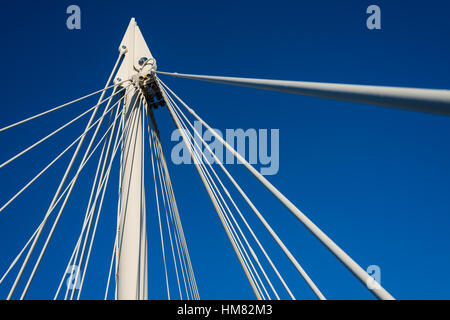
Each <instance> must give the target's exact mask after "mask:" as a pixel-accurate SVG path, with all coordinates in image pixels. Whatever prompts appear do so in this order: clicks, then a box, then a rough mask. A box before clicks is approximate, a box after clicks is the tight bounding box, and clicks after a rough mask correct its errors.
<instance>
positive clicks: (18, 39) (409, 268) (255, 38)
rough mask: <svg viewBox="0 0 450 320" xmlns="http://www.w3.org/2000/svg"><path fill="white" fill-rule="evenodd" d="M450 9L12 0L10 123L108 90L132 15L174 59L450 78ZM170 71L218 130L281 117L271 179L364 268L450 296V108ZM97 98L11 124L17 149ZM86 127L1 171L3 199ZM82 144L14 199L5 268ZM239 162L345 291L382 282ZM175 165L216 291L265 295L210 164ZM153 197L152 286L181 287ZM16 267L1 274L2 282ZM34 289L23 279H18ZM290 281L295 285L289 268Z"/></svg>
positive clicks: (45, 267) (3, 237)
mask: <svg viewBox="0 0 450 320" xmlns="http://www.w3.org/2000/svg"><path fill="white" fill-rule="evenodd" d="M71 4H77V5H79V6H80V8H81V13H82V21H81V26H82V29H81V30H79V31H70V30H68V29H67V28H66V25H65V22H66V18H67V14H66V13H65V12H66V8H67V6H69V5H71ZM371 4H377V5H379V6H380V7H381V11H382V30H379V31H369V30H367V28H366V25H365V20H366V17H367V15H366V14H365V10H366V8H367V7H368V6H369V5H371ZM449 10H450V5H449V4H448V1H443V0H442V1H437V0H429V1H415V0H414V1H381V0H377V1H356V0H353V1H331V0H326V1H324V0H318V1H261V0H260V1H188V2H187V1H133V0H130V1H122V2H117V1H115V2H111V1H75V2H72V1H70V2H69V1H57V2H55V1H38V2H36V1H12V2H5V3H3V4H2V11H1V13H0V30H2V54H1V55H2V59H1V60H0V68H1V70H2V78H1V80H0V81H1V89H0V90H1V98H2V99H1V106H2V116H1V117H0V127H3V126H4V125H7V124H10V123H12V122H14V121H17V120H21V119H23V118H25V117H26V116H29V115H32V114H35V113H38V112H40V111H43V110H46V109H48V108H50V107H52V106H56V105H59V104H61V103H63V102H66V101H69V100H72V99H74V98H77V97H79V96H81V95H83V94H86V93H89V92H92V91H94V90H97V89H99V88H101V87H102V86H103V85H104V83H105V81H106V78H107V76H108V74H109V72H110V70H111V68H112V66H113V64H114V62H115V59H116V57H117V47H118V45H119V43H120V41H121V39H122V36H123V33H124V32H125V29H126V27H127V25H128V22H129V20H130V18H131V17H136V20H137V22H138V24H139V26H140V28H141V30H142V33H143V34H144V37H145V38H146V40H147V42H148V44H149V47H150V50H151V51H152V53H153V55H154V56H155V58H156V59H157V61H158V67H159V70H162V71H176V72H185V73H197V74H212V75H229V76H244V77H260V78H273V79H286V80H304V81H324V82H336V83H354V84H372V85H389V86H405V87H423V88H439V89H449V88H450V72H449V71H450V59H449V53H450V44H449V39H450V20H449V19H448V12H449ZM161 77H162V76H161ZM162 79H163V80H165V81H166V83H167V84H168V85H169V86H170V87H172V89H174V90H175V91H176V92H177V93H179V94H180V96H181V97H183V98H185V101H187V102H188V103H189V104H191V105H192V106H194V107H195V109H196V110H197V111H198V113H199V114H200V115H201V116H202V117H203V118H204V119H205V120H207V121H208V122H209V123H210V124H211V125H212V126H214V127H216V128H220V129H222V130H224V129H226V128H244V129H246V128H269V129H270V128H279V129H280V171H279V173H278V174H277V175H276V176H271V177H269V179H270V181H271V182H272V183H273V184H275V185H276V186H277V187H279V189H280V190H281V191H282V192H284V193H285V195H286V196H287V197H288V198H289V199H290V200H291V201H293V202H294V203H295V204H297V205H298V207H299V208H300V209H301V210H302V211H304V212H305V213H306V214H307V215H308V216H309V217H310V218H311V219H312V220H313V221H314V222H315V223H316V224H317V225H318V226H320V227H321V228H322V229H323V230H324V231H325V232H326V233H327V234H328V235H329V236H330V237H331V238H332V239H334V240H335V241H336V242H337V244H339V245H340V246H341V247H342V248H343V249H344V250H346V251H347V252H348V253H349V254H350V255H351V256H352V257H353V258H354V259H355V260H356V261H357V262H358V263H359V264H360V265H361V266H363V267H367V266H368V265H372V264H375V265H379V266H380V267H381V272H382V274H381V278H382V279H381V281H382V285H383V286H384V287H385V288H386V289H388V290H389V291H390V292H391V293H392V294H393V295H394V296H395V297H396V298H400V299H448V298H450V296H449V293H448V287H449V286H450V276H449V273H448V265H449V264H450V254H449V250H448V245H449V242H450V233H449V232H448V228H449V225H450V201H449V194H450V182H449V181H450V169H449V163H450V148H449V141H450V118H446V117H441V116H435V115H428V114H421V113H416V112H405V111H400V110H391V109H385V108H378V107H373V106H365V105H358V104H352V103H345V102H335V101H328V100H320V99H315V98H308V97H301V96H294V95H287V94H282V93H273V92H265V91H257V90H254V89H246V88H237V87H226V86H222V85H217V84H208V83H201V82H195V81H192V80H183V79H170V78H167V77H164V78H162ZM93 104H94V100H89V101H88V102H86V103H84V104H78V105H76V106H73V107H70V108H68V109H67V110H65V111H61V112H58V113H56V114H53V115H51V116H48V117H47V118H45V119H41V120H36V121H35V122H33V123H30V124H27V125H24V126H22V127H20V128H16V129H12V130H9V131H7V132H3V133H1V134H0V145H1V150H2V151H1V153H0V158H1V160H0V161H4V160H6V159H8V158H9V157H10V156H12V155H14V154H15V153H17V152H18V151H20V150H22V149H23V148H24V147H26V146H28V145H30V144H31V143H32V142H34V141H35V140H36V139H37V138H38V137H41V136H44V135H45V134H46V133H48V132H50V131H51V130H52V129H55V128H57V127H58V126H59V125H61V124H63V123H65V121H68V120H69V119H71V118H72V117H74V116H76V115H77V114H79V113H81V112H82V111H84V110H85V109H87V108H88V107H89V106H91V105H93ZM156 117H157V120H158V123H159V126H160V129H161V134H162V138H163V143H164V146H165V150H166V155H167V156H169V152H170V150H171V148H172V146H173V145H174V143H173V142H170V133H171V132H172V130H173V124H172V123H171V121H170V117H169V114H168V112H167V110H165V109H163V110H158V111H157V112H156ZM83 126H84V123H83V122H80V123H79V124H77V125H74V126H73V127H71V128H69V129H67V130H66V131H64V133H61V134H60V135H58V136H57V137H55V138H54V139H52V140H51V141H49V142H47V143H45V144H43V145H42V146H41V147H40V148H39V149H38V150H35V151H33V152H30V153H29V154H27V155H26V156H24V157H22V158H21V159H19V160H17V161H16V162H14V163H12V164H11V165H8V166H6V167H5V168H2V169H0V181H1V183H0V202H1V203H2V204H3V203H4V202H5V201H6V200H8V199H9V198H10V197H11V196H12V195H13V194H14V193H15V191H17V190H18V189H19V188H21V187H22V186H23V184H24V183H25V182H26V181H27V180H28V179H30V178H31V177H32V176H34V175H35V174H36V173H37V172H38V171H39V170H40V169H41V168H43V167H44V166H45V165H46V164H47V163H48V162H49V161H50V160H52V159H53V158H54V157H55V156H56V155H57V154H58V153H59V152H60V151H61V150H63V148H64V147H65V146H66V145H68V144H69V143H70V142H71V141H72V140H73V139H74V138H75V137H77V136H78V135H79V133H80V131H81V130H82V127H83ZM68 160H69V157H68V156H65V157H63V159H61V160H60V161H59V162H58V163H57V165H56V166H55V167H54V168H53V169H52V170H51V171H50V172H48V173H47V174H46V175H45V176H43V177H42V178H41V179H40V180H39V181H38V182H37V183H36V184H35V185H33V187H32V189H30V190H29V191H27V192H26V193H24V194H23V195H22V196H21V198H20V199H18V200H17V201H16V202H14V203H13V204H12V205H11V206H10V207H9V208H8V209H7V210H5V211H4V212H2V213H0V271H1V273H2V274H3V272H4V270H6V268H7V267H8V265H9V263H10V262H11V261H12V259H13V258H14V257H15V255H16V254H17V253H18V251H19V250H20V249H21V248H22V246H23V245H24V244H25V242H26V240H27V239H28V237H29V236H30V235H31V234H32V232H33V231H34V229H35V228H36V227H37V225H38V223H39V222H40V221H41V219H42V217H43V216H44V214H45V211H46V209H47V207H48V205H49V203H50V201H51V197H52V196H53V193H54V191H55V189H56V187H57V183H58V179H59V178H60V176H61V175H62V173H63V171H64V168H65V166H66V165H67V162H68ZM114 168H115V169H117V166H116V167H114ZM229 169H230V171H231V172H232V173H234V174H235V176H236V178H237V180H238V181H239V182H240V183H241V184H242V185H244V186H245V187H246V191H248V193H249V195H250V196H251V198H252V199H254V200H255V203H256V205H257V206H258V207H259V208H260V209H261V211H262V212H263V213H264V215H265V216H266V217H267V219H268V220H269V221H270V222H271V224H272V225H273V227H274V228H275V229H276V230H277V231H279V233H280V235H282V239H283V240H285V242H286V244H287V245H288V246H289V247H290V248H291V249H292V251H293V252H294V253H295V255H296V256H297V257H298V259H299V261H300V262H301V263H302V264H303V266H304V268H305V269H306V271H307V272H308V273H309V274H310V276H311V278H312V279H313V280H314V281H315V282H316V283H317V285H318V286H319V288H321V290H322V292H323V293H324V294H325V296H326V297H327V298H330V299H351V298H355V299H372V298H373V297H372V296H371V294H369V293H368V292H367V290H365V288H364V287H363V286H362V285H361V284H360V283H359V282H358V281H357V280H356V279H354V277H353V276H352V275H351V274H350V273H349V272H348V271H347V270H346V269H345V268H344V267H343V266H342V265H340V263H339V262H338V261H337V260H336V259H335V258H334V257H333V256H332V255H331V254H330V253H329V252H328V251H327V250H326V249H325V248H324V247H323V246H322V245H321V244H320V243H319V242H318V241H317V240H315V239H314V238H313V237H312V236H311V234H309V232H308V231H307V230H306V229H305V228H304V227H303V226H302V225H301V224H300V223H299V222H298V221H297V220H296V219H295V218H293V217H292V216H291V215H290V213H289V212H288V211H287V210H285V209H284V207H282V206H281V205H280V204H279V203H278V202H277V200H276V199H274V198H273V197H272V196H271V195H270V194H269V193H268V192H267V191H266V190H265V189H264V188H263V187H262V186H260V185H258V183H257V182H256V181H255V179H254V178H253V177H252V176H251V175H250V174H248V173H247V172H245V170H244V169H243V168H242V167H241V166H230V168H229ZM94 170H95V167H94V166H93V165H92V164H91V165H90V166H89V168H88V169H87V172H85V173H84V175H83V178H82V179H81V181H80V183H79V185H78V186H77V188H76V189H75V192H74V195H73V197H72V198H71V201H70V202H69V207H68V210H67V211H66V212H65V213H64V216H63V218H62V220H61V222H60V226H59V227H58V229H57V231H56V234H55V238H54V239H53V241H52V243H51V245H50V247H49V250H48V252H47V254H46V255H45V257H44V261H43V263H42V265H41V267H40V269H39V270H38V273H37V276H36V278H35V281H34V282H33V284H32V286H31V289H30V291H29V295H28V298H51V297H53V294H54V292H55V290H56V288H57V285H58V282H59V280H60V277H61V275H62V273H63V272H64V267H65V265H66V263H67V260H68V258H69V257H70V253H71V250H72V247H73V244H74V242H75V239H76V237H77V234H78V232H79V228H80V225H81V220H82V215H83V214H84V209H85V206H86V203H87V198H88V195H89V194H88V193H89V181H90V179H91V178H92V173H93V171H94ZM170 170H171V175H172V179H173V181H174V183H175V185H174V187H175V193H176V197H177V201H178V205H179V207H180V211H181V219H182V222H183V225H184V229H185V234H186V237H187V240H188V246H189V249H190V252H191V259H192V263H193V266H194V270H195V272H196V277H197V282H198V287H199V291H200V295H201V297H202V298H204V299H208V298H209V299H218V298H236V299H247V298H248V299H252V298H254V296H253V295H252V292H251V289H250V287H249V285H248V283H247V282H246V279H245V276H244V273H243V272H242V270H241V269H240V266H239V264H238V261H237V258H236V257H235V255H234V252H233V250H232V248H231V246H230V244H229V242H228V239H227V238H226V236H225V233H224V231H223V229H222V227H221V225H220V223H219V220H218V218H217V216H216V214H215V212H214V210H213V206H212V205H211V203H210V201H209V199H208V197H207V195H206V192H205V191H204V189H203V186H202V184H201V181H200V178H199V177H198V175H197V173H196V171H195V169H194V167H192V166H175V165H173V164H170ZM148 173H150V172H148ZM117 175H118V171H117V170H115V171H113V176H114V178H112V180H111V181H110V183H111V184H110V186H109V188H108V192H107V196H106V201H105V206H104V211H103V213H102V219H101V222H100V225H99V232H98V234H97V238H96V242H95V246H94V250H95V251H94V256H93V258H92V260H91V264H90V267H89V271H88V274H87V278H86V286H85V288H84V291H83V296H82V297H83V298H87V299H89V298H102V297H103V294H104V287H105V284H106V276H107V270H108V267H109V259H110V254H111V250H112V244H113V239H114V225H115V222H114V219H115V214H116V213H115V212H116V211H115V210H116V198H117V196H116V195H117V188H116V186H117ZM148 177H149V182H151V181H150V175H148ZM148 189H149V190H151V189H150V188H148ZM153 199H154V197H153V194H152V193H150V192H149V195H148V197H147V206H148V220H147V221H148V223H149V226H148V229H149V256H150V257H149V259H150V260H149V265H150V267H149V279H150V289H149V292H150V298H156V299H159V298H164V297H165V291H164V280H163V269H162V262H161V258H160V251H159V248H160V244H159V242H158V239H159V238H158V237H159V236H158V233H157V225H156V220H155V219H156V218H155V217H156V216H155V210H154V200H153ZM239 203H240V204H242V205H243V202H242V201H240V202H239ZM242 208H245V212H246V214H247V215H248V216H249V217H251V212H250V211H249V210H248V208H246V207H244V206H242ZM249 219H250V220H251V221H252V222H255V225H256V227H255V229H256V231H257V232H258V234H259V235H260V236H261V238H262V239H263V242H264V244H265V245H266V246H267V248H268V250H269V251H270V252H271V253H272V256H273V259H274V260H276V261H277V262H278V264H279V268H280V270H282V271H283V274H284V275H285V277H286V280H287V281H288V283H289V285H290V286H291V287H292V290H293V292H294V294H295V295H296V297H297V298H298V299H314V295H313V294H312V293H311V291H310V290H309V288H308V287H307V286H306V284H305V283H304V281H303V280H302V279H301V278H300V277H299V275H298V274H297V273H296V272H295V269H294V268H293V267H292V266H291V265H290V264H289V263H288V261H287V259H286V258H285V257H284V256H283V254H282V253H281V252H280V250H277V249H276V247H275V246H274V245H273V243H272V241H271V240H270V239H269V237H268V235H267V233H264V230H263V229H262V228H261V226H260V225H258V224H256V221H255V219H254V218H249ZM41 244H42V242H41ZM30 271H31V270H30V269H27V272H26V274H25V275H28V274H29V272H30ZM16 272H17V269H14V272H13V273H12V275H10V276H9V277H8V279H7V281H5V283H4V284H2V285H1V286H0V297H1V298H4V297H6V294H7V292H8V290H9V287H10V286H11V284H12V280H13V279H14V274H15V273H16ZM272 278H273V279H275V277H272ZM172 281H173V278H172ZM274 281H275V280H274ZM172 284H174V282H172ZM22 288H23V282H22V284H21V285H20V286H19V289H18V292H21V290H22ZM173 288H175V287H173ZM277 288H279V291H280V292H282V289H281V286H280V285H279V284H278V283H277ZM283 297H284V298H287V296H286V295H285V294H284V293H283Z"/></svg>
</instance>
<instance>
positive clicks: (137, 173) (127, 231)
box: [115, 18, 156, 300]
mask: <svg viewBox="0 0 450 320" xmlns="http://www.w3.org/2000/svg"><path fill="white" fill-rule="evenodd" d="M119 50H121V51H122V50H126V53H125V58H124V60H123V62H122V65H121V66H120V68H119V71H118V73H117V76H116V79H115V81H116V82H117V83H119V82H121V81H123V80H124V79H130V78H136V77H137V76H139V72H140V71H141V69H142V67H143V66H144V65H145V63H142V64H141V65H140V64H139V62H140V61H143V60H142V58H144V60H145V61H148V60H151V61H154V58H153V56H152V55H151V53H150V50H149V49H148V46H147V44H146V43H145V40H144V38H143V37H142V34H141V32H140V30H139V28H138V26H137V24H136V21H135V19H134V18H133V19H131V21H130V24H129V26H128V28H127V31H126V33H125V36H124V38H123V40H122V43H121V44H120V47H119ZM154 65H155V67H156V63H155V64H154ZM152 67H153V66H152ZM126 95H127V101H125V106H124V108H125V128H128V131H127V134H126V136H125V137H124V140H123V146H122V159H124V162H123V168H122V170H123V171H122V181H121V191H120V197H121V199H120V215H119V221H118V225H119V235H118V236H119V238H118V252H117V255H118V266H117V275H116V279H117V289H118V299H120V300H146V299H147V298H148V289H147V233H146V209H145V190H144V189H145V188H144V172H143V166H144V159H143V152H144V149H143V148H144V139H143V133H144V131H143V112H142V105H141V95H140V92H139V90H138V89H137V88H135V87H130V88H128V89H127V93H126Z"/></svg>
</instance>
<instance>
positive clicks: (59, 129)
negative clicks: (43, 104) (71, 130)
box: [0, 89, 124, 169]
mask: <svg viewBox="0 0 450 320" xmlns="http://www.w3.org/2000/svg"><path fill="white" fill-rule="evenodd" d="M122 90H124V89H121V90H119V91H118V92H117V93H115V94H113V95H111V96H110V97H108V98H106V99H105V100H102V101H101V102H100V103H98V104H96V105H95V106H93V107H91V108H89V109H88V110H86V111H84V112H83V113H82V114H80V115H79V116H77V117H75V118H73V119H72V120H70V121H69V122H67V123H66V124H64V125H62V126H61V127H59V128H58V129H56V130H55V131H53V132H51V133H50V134H48V135H46V136H45V137H43V138H42V139H40V140H39V141H37V142H35V143H33V144H32V145H31V146H29V147H28V148H26V149H24V150H22V151H21V152H19V153H18V154H16V155H15V156H13V157H12V158H10V159H9V160H7V161H5V162H3V163H2V164H0V169H1V168H3V167H4V166H6V165H7V164H9V163H11V162H12V161H14V160H16V159H17V158H19V157H20V156H22V155H24V154H25V153H27V152H28V151H30V150H32V149H34V148H35V147H37V146H38V145H40V144H41V143H42V142H44V141H46V140H48V139H49V138H51V137H53V136H54V135H55V134H57V133H58V132H60V131H61V130H63V129H64V128H66V127H68V126H69V125H71V124H72V123H74V122H75V121H77V120H78V119H81V118H82V117H83V116H85V115H86V114H88V113H89V112H91V111H93V110H96V109H97V108H98V107H99V106H100V105H101V104H102V103H103V102H105V101H111V99H112V98H113V97H114V96H115V95H116V94H118V93H119V92H121V91H122ZM114 106H115V105H114Z"/></svg>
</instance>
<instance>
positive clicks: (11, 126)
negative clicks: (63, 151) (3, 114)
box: [0, 80, 130, 132]
mask: <svg viewBox="0 0 450 320" xmlns="http://www.w3.org/2000/svg"><path fill="white" fill-rule="evenodd" d="M128 81H130V80H124V81H121V82H118V83H116V84H113V85H111V86H109V87H106V88H104V89H100V90H97V91H95V92H92V93H90V94H88V95H85V96H83V97H81V98H78V99H75V100H72V101H70V102H67V103H64V104H62V105H60V106H57V107H54V108H51V109H49V110H47V111H44V112H41V113H39V114H36V115H34V116H31V117H29V118H26V119H24V120H21V121H18V122H15V123H13V124H10V125H8V126H6V127H3V128H1V129H0V132H3V131H6V130H8V129H11V128H14V127H16V126H18V125H21V124H24V123H26V122H28V121H31V120H34V119H37V118H40V117H42V116H44V115H46V114H49V113H52V112H54V111H56V110H59V109H62V108H65V107H68V106H70V105H72V104H74V103H77V102H79V101H82V100H84V99H87V98H89V97H92V96H94V95H96V94H98V93H101V92H104V91H106V90H109V89H111V88H113V87H116V86H118V85H121V84H124V83H125V82H128Z"/></svg>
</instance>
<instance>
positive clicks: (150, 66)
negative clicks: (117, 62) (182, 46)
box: [114, 18, 165, 109]
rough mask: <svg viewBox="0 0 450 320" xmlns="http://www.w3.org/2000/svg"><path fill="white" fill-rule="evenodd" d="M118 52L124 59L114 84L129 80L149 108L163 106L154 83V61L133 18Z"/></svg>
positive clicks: (161, 98)
mask: <svg viewBox="0 0 450 320" xmlns="http://www.w3.org/2000/svg"><path fill="white" fill-rule="evenodd" d="M119 52H120V53H121V54H124V55H125V57H124V59H123V61H122V64H121V66H120V68H119V71H118V72H117V76H116V78H115V79H114V82H115V83H116V84H117V83H119V82H121V81H123V80H124V79H130V80H131V81H132V83H133V85H134V87H135V88H136V89H140V90H141V92H142V93H143V95H144V97H145V100H146V102H147V105H148V106H149V107H150V108H155V109H156V108H158V107H163V106H165V101H164V99H163V96H162V93H161V90H160V88H159V85H158V82H157V81H156V68H157V64H156V59H155V58H154V57H153V56H152V54H151V52H150V50H149V48H148V46H147V43H146V42H145V40H144V37H143V36H142V33H141V30H140V29H139V27H138V26H137V23H136V20H135V19H134V18H132V19H131V21H130V23H129V25H128V28H127V31H126V32H125V35H124V37H123V39H122V42H121V43H120V46H119Z"/></svg>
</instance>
